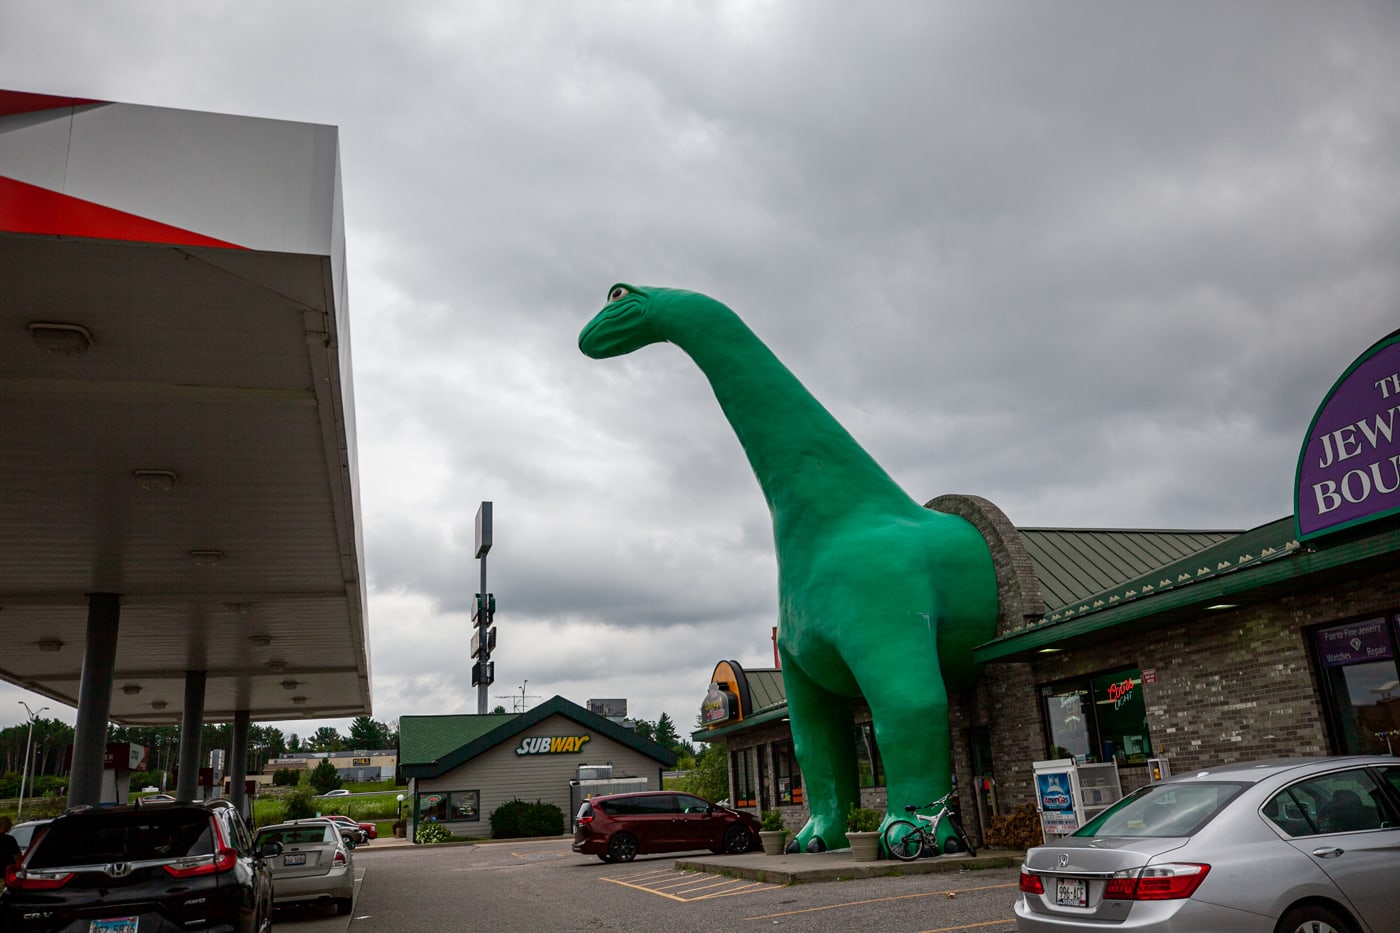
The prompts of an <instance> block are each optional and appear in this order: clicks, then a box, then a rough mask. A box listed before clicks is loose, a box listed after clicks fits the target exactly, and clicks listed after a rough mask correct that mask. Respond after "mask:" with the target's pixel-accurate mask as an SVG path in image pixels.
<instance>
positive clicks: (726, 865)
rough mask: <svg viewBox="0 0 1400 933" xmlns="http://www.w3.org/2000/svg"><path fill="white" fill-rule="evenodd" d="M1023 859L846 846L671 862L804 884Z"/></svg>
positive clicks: (1006, 854)
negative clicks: (899, 854)
mask: <svg viewBox="0 0 1400 933" xmlns="http://www.w3.org/2000/svg"><path fill="white" fill-rule="evenodd" d="M1024 858H1025V853H1024V852H1021V851H1019V850H1003V849H998V850H996V851H993V852H984V853H983V854H981V855H977V856H975V857H972V858H954V857H950V856H944V857H942V858H924V859H915V860H914V861H912V862H901V861H898V860H894V859H881V860H879V861H874V862H857V861H856V860H855V859H854V858H853V857H852V856H851V850H850V849H838V850H836V851H834V852H814V853H799V854H793V855H765V854H763V853H762V852H759V853H756V854H747V853H746V854H744V855H720V856H714V857H708V856H702V857H699V858H684V859H678V860H677V861H676V868H678V869H680V870H682V871H699V872H706V873H708V874H712V875H725V876H727V877H731V878H746V879H748V880H750V881H764V882H768V883H770V884H808V883H813V882H821V881H849V880H852V879H855V878H880V877H892V876H901V875H929V874H940V873H944V872H954V871H980V870H983V869H989V868H1016V867H1017V866H1019V865H1020V864H1021V862H1022V860H1023V859H1024Z"/></svg>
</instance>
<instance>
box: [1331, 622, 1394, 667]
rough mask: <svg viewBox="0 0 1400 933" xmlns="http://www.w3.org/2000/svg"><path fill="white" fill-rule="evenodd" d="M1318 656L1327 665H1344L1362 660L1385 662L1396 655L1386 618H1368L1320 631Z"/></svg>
mask: <svg viewBox="0 0 1400 933" xmlns="http://www.w3.org/2000/svg"><path fill="white" fill-rule="evenodd" d="M1316 638H1317V656H1318V657H1319V658H1320V659H1321V660H1322V666H1323V667H1341V666H1342V665H1343V664H1356V663H1359V662H1362V661H1382V660H1385V659H1386V658H1389V657H1393V652H1392V651H1391V650H1390V635H1389V634H1388V633H1387V632H1386V627H1385V619H1367V620H1366V621H1365V622H1352V623H1351V624H1349V625H1337V626H1333V627H1332V628H1325V629H1322V630H1321V631H1319V632H1318V633H1317V635H1316Z"/></svg>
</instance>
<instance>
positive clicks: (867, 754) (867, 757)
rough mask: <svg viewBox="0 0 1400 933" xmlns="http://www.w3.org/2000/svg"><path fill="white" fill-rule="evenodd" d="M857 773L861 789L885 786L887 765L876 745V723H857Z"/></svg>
mask: <svg viewBox="0 0 1400 933" xmlns="http://www.w3.org/2000/svg"><path fill="white" fill-rule="evenodd" d="M856 771H857V773H858V775H859V777H860V786H861V787H884V786H885V763H884V762H883V761H881V760H880V749H879V746H877V745H876V744H875V725H874V723H869V722H861V723H856Z"/></svg>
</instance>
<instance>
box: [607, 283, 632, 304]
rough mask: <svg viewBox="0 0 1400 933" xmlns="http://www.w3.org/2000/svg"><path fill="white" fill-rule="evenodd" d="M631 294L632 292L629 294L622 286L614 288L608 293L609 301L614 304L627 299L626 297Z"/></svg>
mask: <svg viewBox="0 0 1400 933" xmlns="http://www.w3.org/2000/svg"><path fill="white" fill-rule="evenodd" d="M630 294H631V292H629V291H628V290H627V289H625V288H623V287H622V286H621V285H618V286H616V287H615V288H613V290H612V291H610V292H608V301H609V303H611V302H614V301H621V300H622V299H624V298H626V297H627V296H628V295H630Z"/></svg>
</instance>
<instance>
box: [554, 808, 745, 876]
mask: <svg viewBox="0 0 1400 933" xmlns="http://www.w3.org/2000/svg"><path fill="white" fill-rule="evenodd" d="M758 842H759V840H758V820H756V819H754V818H753V817H752V816H750V815H749V814H747V813H743V812H740V811H738V810H731V809H729V808H728V807H721V806H719V805H718V804H714V803H710V802H709V801H708V800H705V799H703V798H700V797H696V796H694V795H693V794H682V793H677V792H673V791H643V792H641V793H635V794H608V795H606V796H602V797H594V798H592V799H590V800H585V801H584V802H583V805H582V806H580V807H579V808H578V814H577V815H576V816H575V817H574V851H575V852H579V853H582V854H584V855H596V856H598V858H600V859H602V860H603V861H605V862H630V861H632V859H634V858H636V857H637V856H638V855H639V854H640V855H647V854H650V853H653V852H684V851H687V850H690V849H709V850H710V851H711V852H714V853H717V854H718V853H720V852H735V853H738V852H748V851H750V850H751V849H753V848H754V847H756V846H757V845H758Z"/></svg>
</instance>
